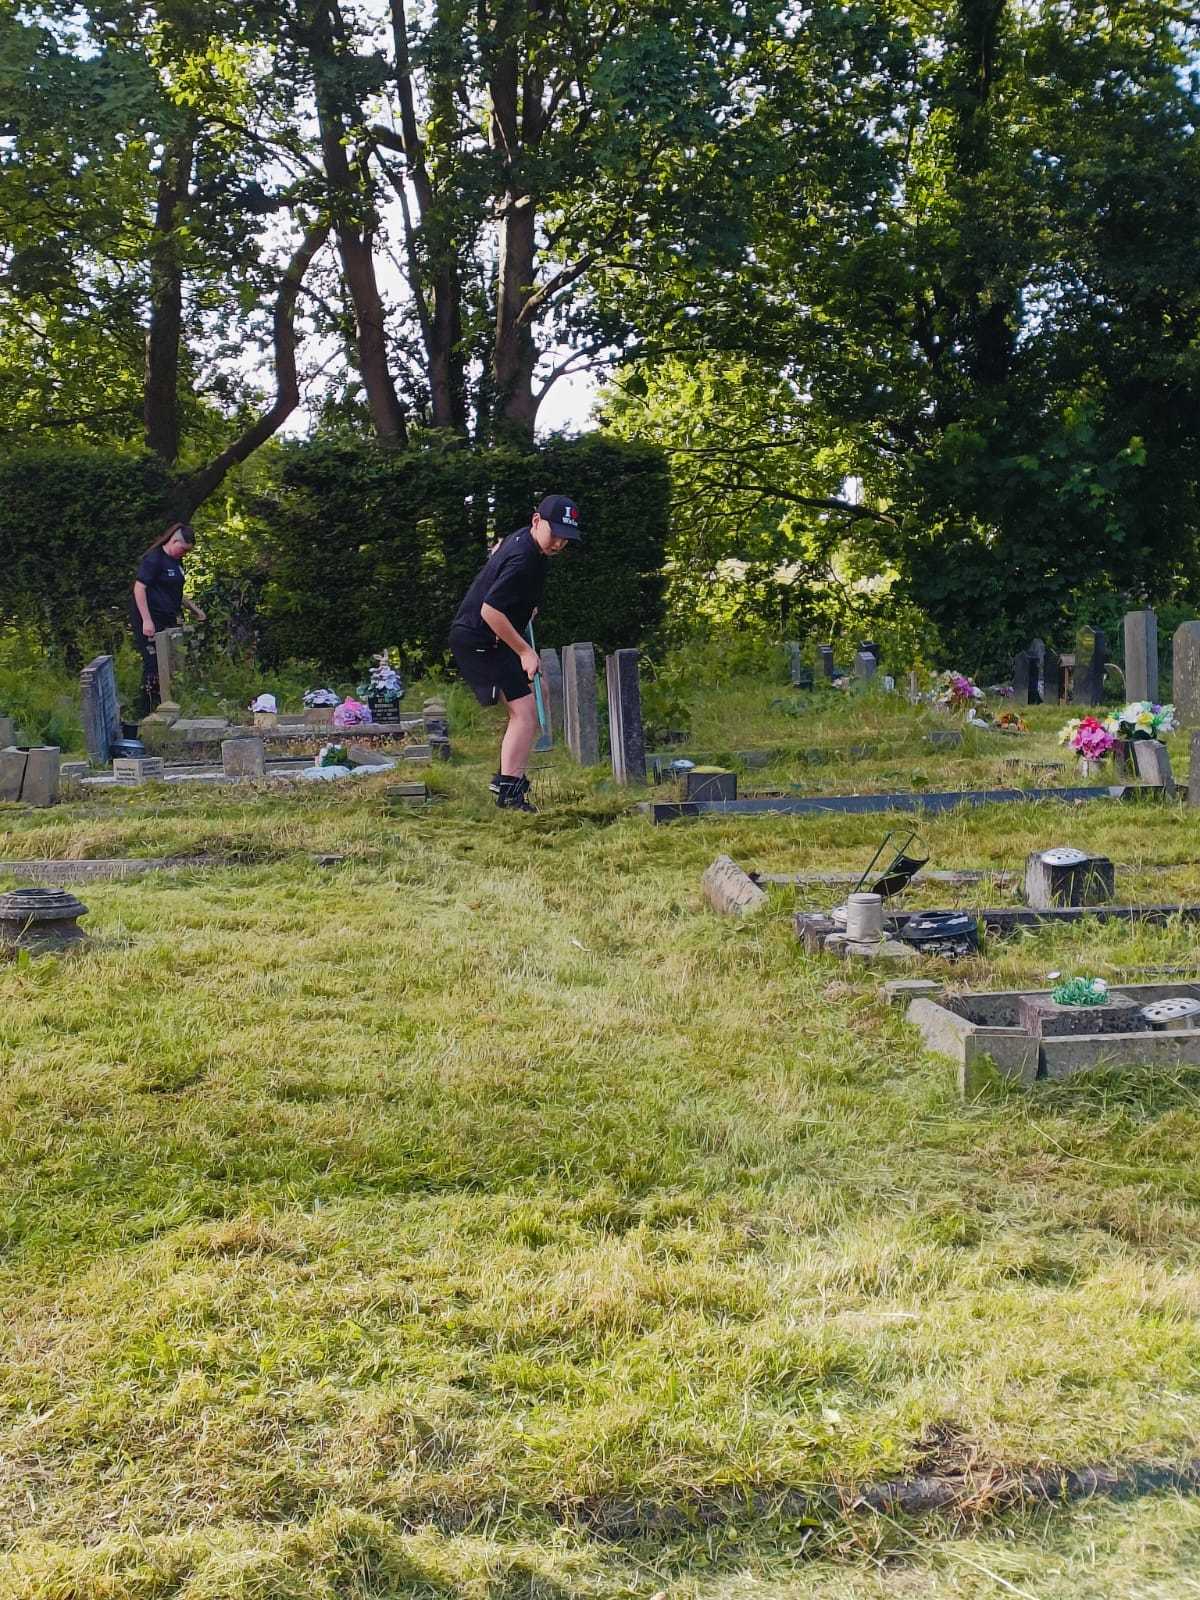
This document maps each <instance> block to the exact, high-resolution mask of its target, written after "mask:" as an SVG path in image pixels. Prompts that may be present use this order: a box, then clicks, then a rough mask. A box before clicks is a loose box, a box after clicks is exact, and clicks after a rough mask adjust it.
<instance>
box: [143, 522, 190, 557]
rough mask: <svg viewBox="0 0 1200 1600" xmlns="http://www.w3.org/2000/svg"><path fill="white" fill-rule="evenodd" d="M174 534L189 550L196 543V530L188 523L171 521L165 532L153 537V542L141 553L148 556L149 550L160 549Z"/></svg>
mask: <svg viewBox="0 0 1200 1600" xmlns="http://www.w3.org/2000/svg"><path fill="white" fill-rule="evenodd" d="M176 534H178V535H179V537H180V538H181V539H182V540H183V542H184V544H185V545H187V547H188V549H189V550H190V549H191V548H192V547H193V545H194V544H195V543H196V530H195V529H194V528H193V527H192V525H191V524H190V523H188V522H173V523H172V524H171V526H170V527H169V528H168V529H167V531H166V533H160V534H159V536H158V538H157V539H155V541H154V543H153V544H152V545H151V546H150V549H148V550H143V551H142V555H143V556H148V555H149V554H150V551H151V550H161V549H162V547H163V545H165V544H166V543H168V541H169V540H171V539H173V538H174V537H175V535H176Z"/></svg>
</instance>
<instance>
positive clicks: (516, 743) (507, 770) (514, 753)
mask: <svg viewBox="0 0 1200 1600" xmlns="http://www.w3.org/2000/svg"><path fill="white" fill-rule="evenodd" d="M500 698H501V700H502V701H504V709H505V711H506V712H507V713H508V726H507V727H506V728H505V730H504V739H503V742H502V743H501V745H500V771H501V772H502V773H503V774H504V776H505V777H506V778H523V777H524V776H525V768H526V767H527V766H528V765H529V752H530V751H531V750H532V749H533V741H534V740H535V739H536V738H537V725H538V724H537V706H536V704H535V702H534V698H533V696H532V695H531V694H527V695H523V696H522V697H521V699H520V700H505V699H504V696H503V695H501V696H500Z"/></svg>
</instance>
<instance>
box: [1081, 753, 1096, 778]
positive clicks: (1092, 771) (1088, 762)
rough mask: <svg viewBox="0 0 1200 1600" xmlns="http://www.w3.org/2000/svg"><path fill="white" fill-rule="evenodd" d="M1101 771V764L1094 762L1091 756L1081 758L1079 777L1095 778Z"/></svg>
mask: <svg viewBox="0 0 1200 1600" xmlns="http://www.w3.org/2000/svg"><path fill="white" fill-rule="evenodd" d="M1099 771H1100V763H1099V762H1098V761H1093V760H1092V759H1091V757H1090V756H1080V758H1079V776H1080V777H1081V778H1094V777H1095V776H1096V774H1097V773H1098V772H1099Z"/></svg>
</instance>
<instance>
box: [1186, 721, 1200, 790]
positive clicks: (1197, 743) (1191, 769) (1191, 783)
mask: <svg viewBox="0 0 1200 1600" xmlns="http://www.w3.org/2000/svg"><path fill="white" fill-rule="evenodd" d="M1191 756H1192V759H1191V762H1190V764H1189V766H1188V805H1190V806H1200V728H1197V729H1196V730H1195V731H1194V732H1193V734H1192V739H1191Z"/></svg>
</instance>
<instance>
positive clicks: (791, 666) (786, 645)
mask: <svg viewBox="0 0 1200 1600" xmlns="http://www.w3.org/2000/svg"><path fill="white" fill-rule="evenodd" d="M783 653H784V656H785V658H786V660H787V669H788V682H789V683H790V684H791V686H792V688H793V689H794V688H796V686H797V685H796V674H797V673H798V672H800V671H802V670H803V667H804V657H803V656H802V655H801V653H800V641H799V640H798V639H785V640H784V641H783Z"/></svg>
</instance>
